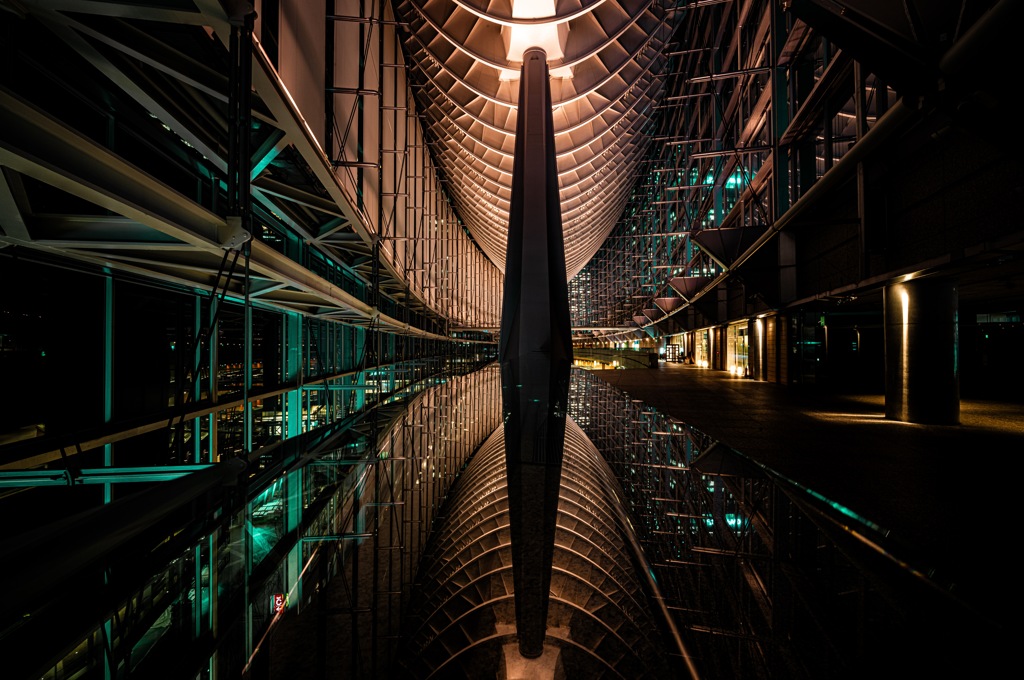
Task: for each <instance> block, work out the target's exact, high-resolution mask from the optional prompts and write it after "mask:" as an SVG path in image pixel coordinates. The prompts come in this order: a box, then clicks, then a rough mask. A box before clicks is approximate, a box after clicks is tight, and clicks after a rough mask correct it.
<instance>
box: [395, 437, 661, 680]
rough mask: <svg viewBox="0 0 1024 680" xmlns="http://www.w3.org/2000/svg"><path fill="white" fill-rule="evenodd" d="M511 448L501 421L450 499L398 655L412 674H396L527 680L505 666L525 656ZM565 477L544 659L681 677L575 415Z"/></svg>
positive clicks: (601, 670)
mask: <svg viewBox="0 0 1024 680" xmlns="http://www.w3.org/2000/svg"><path fill="white" fill-rule="evenodd" d="M504 444H505V435H504V430H503V428H501V427H498V428H497V429H496V430H495V431H494V433H493V434H492V435H491V436H490V437H489V438H488V439H487V441H486V442H484V444H483V445H482V446H481V447H480V449H479V450H478V451H477V452H476V453H475V454H473V457H472V458H471V459H470V462H469V464H468V465H467V467H466V469H465V471H464V472H463V473H462V475H461V476H460V477H459V479H458V481H457V482H456V484H455V486H454V487H453V488H452V491H451V493H450V494H449V495H448V497H447V500H446V501H445V504H446V505H445V509H444V512H443V520H442V521H441V523H440V525H439V526H438V527H437V530H436V532H435V533H433V534H432V538H431V543H430V545H429V546H428V549H427V551H426V552H425V557H424V563H423V567H422V570H421V572H420V587H419V589H418V590H417V592H416V597H415V600H414V601H413V602H412V604H411V611H410V616H409V622H410V624H411V627H410V631H411V634H410V636H409V638H408V645H409V646H408V647H407V648H406V650H405V653H403V654H400V655H399V658H398V665H399V667H400V668H402V669H404V670H405V671H406V672H405V673H401V674H399V675H398V677H417V678H425V677H432V678H438V677H446V678H447V677H459V678H464V677H478V676H480V675H481V674H480V673H479V669H481V668H487V669H491V673H490V675H491V676H492V677H527V675H525V674H524V675H514V674H513V673H512V672H511V669H505V668H502V666H503V664H504V660H505V650H506V648H508V649H513V650H516V651H515V652H514V657H516V658H517V662H518V663H520V664H525V663H528V662H526V661H525V660H523V658H522V657H519V654H518V642H517V638H516V627H515V620H516V617H515V606H514V601H515V600H514V596H513V592H512V582H513V578H512V548H511V544H510V541H511V537H510V534H509V508H508V480H507V469H506V467H505V448H504ZM561 479H562V485H561V490H560V493H559V503H558V518H557V528H556V530H555V545H554V554H553V564H552V572H551V594H550V601H549V605H548V618H547V635H546V638H545V640H544V645H545V648H546V649H545V657H547V656H548V654H549V653H550V654H551V656H555V657H557V663H558V664H559V665H561V666H562V667H563V668H564V669H569V670H570V671H572V672H570V673H569V676H571V677H581V678H586V677H595V678H597V677H619V678H636V679H640V678H665V677H673V673H672V669H670V668H668V667H666V665H667V664H666V661H665V659H666V658H667V654H666V649H665V647H664V644H663V639H662V636H661V633H660V628H659V627H658V626H657V620H656V619H655V618H654V616H653V615H652V613H651V611H650V609H649V607H648V606H647V603H646V601H645V599H644V590H643V582H642V581H641V580H640V579H641V578H642V572H638V571H637V570H635V569H634V568H633V565H634V561H633V560H632V556H631V554H630V547H629V546H630V542H627V541H626V540H624V539H625V538H626V537H627V536H628V534H627V532H631V531H632V528H631V527H629V526H628V525H627V520H626V519H625V517H624V516H623V515H620V514H619V513H618V512H617V511H616V509H615V508H616V507H617V504H618V502H619V501H618V499H617V493H618V492H617V491H616V488H617V487H618V482H617V481H616V480H615V477H614V473H613V472H612V470H611V468H610V467H609V466H608V463H606V462H605V460H604V459H603V458H602V457H601V454H600V453H599V452H598V451H597V449H596V448H595V447H594V445H593V443H592V442H591V441H590V439H589V438H587V436H586V434H585V433H584V432H583V430H582V429H581V428H580V427H579V426H578V425H577V424H576V423H575V422H573V421H572V420H571V419H566V428H565V448H564V451H563V461H562V477H561ZM543 662H544V657H542V658H541V659H539V660H538V661H537V663H538V665H539V668H540V669H543V666H542V665H540V664H542V663H543ZM537 668H538V666H534V667H533V669H537ZM523 670H526V671H529V670H531V669H530V667H529V666H528V667H526V668H525V669H523ZM502 671H504V672H502ZM552 675H553V674H552V673H551V672H550V670H548V672H547V673H544V672H541V670H538V672H537V673H536V675H535V676H533V675H531V676H529V677H552ZM554 677H566V676H564V675H562V676H560V675H557V674H555V675H554Z"/></svg>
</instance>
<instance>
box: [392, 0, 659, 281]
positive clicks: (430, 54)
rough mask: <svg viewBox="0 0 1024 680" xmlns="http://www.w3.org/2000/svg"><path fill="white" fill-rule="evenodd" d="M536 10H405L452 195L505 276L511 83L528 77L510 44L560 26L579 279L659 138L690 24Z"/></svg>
mask: <svg viewBox="0 0 1024 680" xmlns="http://www.w3.org/2000/svg"><path fill="white" fill-rule="evenodd" d="M546 3H547V7H548V8H550V7H551V6H552V0H546ZM526 4H527V0H515V2H510V0H493V1H491V2H486V1H485V0H400V2H398V3H397V7H396V13H397V14H398V15H399V18H400V20H401V21H403V22H405V23H407V24H408V33H407V34H406V36H405V47H406V50H407V53H408V55H409V57H410V59H411V61H412V62H413V65H414V68H415V70H416V76H415V77H416V78H417V79H418V80H419V81H420V83H419V84H420V85H421V88H420V90H419V93H420V99H419V104H420V106H421V107H422V109H423V114H424V115H423V120H424V122H425V124H426V125H427V127H428V129H429V131H430V133H431V134H432V136H433V137H434V138H435V139H436V141H437V144H436V146H435V149H436V157H437V160H438V162H439V163H440V164H441V166H442V167H443V169H444V172H445V173H446V175H447V176H448V177H449V185H448V187H449V193H450V194H451V196H452V199H453V201H454V203H455V204H456V206H457V209H458V210H459V212H460V214H461V217H462V219H463V220H464V222H465V224H466V226H467V227H468V228H469V230H470V232H471V233H472V235H473V236H474V238H476V239H477V241H478V242H479V243H480V245H481V247H482V248H483V249H484V251H485V252H486V253H487V255H488V256H489V257H490V259H491V260H492V261H494V263H495V264H496V265H498V266H499V267H501V268H503V267H504V262H505V239H506V234H507V222H508V210H509V197H510V195H511V181H512V151H513V146H514V136H515V126H516V100H517V98H518V93H519V83H518V81H517V80H511V79H510V78H511V77H512V76H513V75H514V74H517V73H518V69H519V66H520V64H519V62H518V61H516V60H515V55H514V54H513V55H508V54H506V44H507V42H506V39H510V40H511V41H513V42H515V41H517V40H518V39H519V35H520V34H521V33H522V32H523V31H524V30H526V29H529V28H536V26H537V25H538V24H558V30H557V31H556V33H557V35H559V36H560V38H561V44H560V47H561V48H562V51H563V52H564V54H563V56H561V57H560V58H559V57H556V58H553V52H554V50H550V49H549V50H548V66H549V68H550V69H551V71H552V80H551V90H552V100H553V102H554V125H555V146H556V154H557V162H558V174H559V183H560V193H561V202H562V225H563V229H564V232H565V249H566V268H567V270H568V275H569V277H570V278H571V277H572V276H573V275H575V274H576V273H577V272H579V271H580V269H582V268H583V266H584V265H585V264H586V262H587V261H588V260H589V259H590V258H591V257H592V256H593V255H594V253H595V252H596V251H597V249H598V248H599V247H600V245H601V243H602V242H603V241H604V239H605V237H606V236H607V235H608V233H609V231H610V230H611V228H612V227H613V226H614V224H615V222H616V220H617V219H618V217H619V215H620V213H621V212H622V209H623V207H624V205H625V202H626V199H627V198H628V192H629V190H630V187H631V184H632V179H633V177H634V171H635V168H636V167H637V164H638V161H639V160H640V158H641V156H642V154H643V151H644V150H645V149H644V142H643V141H642V140H645V139H649V136H648V137H645V136H644V135H641V134H638V133H639V132H640V131H642V130H644V128H645V126H646V124H647V122H648V121H649V119H650V117H651V115H652V114H653V112H654V101H655V100H656V99H657V98H658V96H659V94H660V92H661V90H662V88H663V85H664V76H665V67H666V64H667V57H666V56H665V51H666V49H665V48H666V46H667V43H668V41H669V39H670V37H671V34H672V29H673V26H674V22H675V16H676V15H677V14H679V13H677V12H674V11H672V10H671V9H668V8H667V7H666V5H667V4H669V3H666V2H664V1H663V0H622V1H616V2H611V1H605V0H557V1H556V2H554V3H553V7H554V14H551V13H550V12H551V10H550V9H548V10H546V11H547V14H546V15H544V11H545V10H543V9H540V10H537V9H533V8H534V7H541V8H543V7H544V6H545V2H543V1H539V0H532V2H530V3H529V4H530V7H527V6H526ZM538 14H539V15H540V16H541V18H518V17H521V16H522V17H529V16H538ZM565 27H567V30H566V28H565ZM548 28H549V29H550V28H551V27H550V26H548ZM549 33H550V31H549ZM510 57H511V58H510ZM570 72H571V77H560V76H569V74H570Z"/></svg>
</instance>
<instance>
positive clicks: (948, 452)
mask: <svg viewBox="0 0 1024 680" xmlns="http://www.w3.org/2000/svg"><path fill="white" fill-rule="evenodd" d="M594 373H595V375H597V376H598V377H600V378H602V379H604V380H605V381H607V382H608V383H610V384H612V385H614V386H616V387H618V388H619V389H621V390H623V391H625V392H626V393H628V394H629V395H630V396H632V397H633V398H635V399H639V400H642V401H644V402H646V403H647V404H649V405H650V406H652V407H654V408H655V409H657V410H658V411H660V412H662V413H665V414H667V415H670V416H673V417H674V418H677V419H679V420H681V421H683V422H685V423H687V424H689V425H692V426H693V427H695V428H697V429H699V430H702V431H703V432H705V433H707V434H708V435H710V436H711V437H712V438H713V439H715V440H717V441H720V442H722V443H724V444H727V445H729V446H731V447H732V448H734V449H736V450H738V451H740V452H741V453H743V454H746V455H747V456H749V457H751V458H753V459H755V460H757V461H758V462H760V463H762V464H764V465H766V466H768V467H770V468H772V469H773V470H775V471H776V472H778V473H780V474H782V475H783V476H785V477H788V478H790V479H791V480H793V481H795V482H797V483H798V484H800V485H801V486H805V487H808V488H810V489H812V490H814V491H817V492H818V493H820V494H822V495H824V496H826V497H827V498H829V499H830V500H832V501H835V502H837V503H840V504H842V505H844V506H846V507H847V508H849V509H851V510H852V511H854V512H855V513H857V514H858V515H860V516H862V517H864V518H865V519H867V520H869V521H871V522H873V523H875V524H877V525H879V526H881V527H882V528H883V529H885V530H886V531H888V532H889V533H890V535H891V536H892V537H893V538H894V539H896V543H897V544H899V545H903V546H905V549H906V555H905V558H906V559H908V560H912V561H913V562H914V563H916V564H920V565H924V566H925V567H926V568H927V569H930V570H934V571H935V572H936V573H937V574H939V575H940V576H942V577H944V578H943V579H942V580H943V581H945V582H952V583H955V584H957V585H956V589H957V590H958V591H959V593H960V594H961V596H963V597H965V598H966V599H968V600H969V601H971V602H975V603H978V604H979V605H980V606H981V607H982V608H984V609H986V610H988V609H989V608H991V610H992V612H993V614H994V615H995V616H996V617H997V618H1001V617H1002V616H1003V615H1004V614H1003V612H1002V611H1001V608H1000V606H999V605H998V602H999V598H1000V594H1001V593H1002V594H1003V597H1005V589H1006V587H1007V584H1008V583H1010V582H1011V581H1009V578H1010V572H1009V569H1010V564H1011V561H1010V559H1009V555H1010V553H1009V550H1010V548H1009V546H1011V545H1012V543H1013V540H1014V539H1013V538H1012V532H1013V526H1014V524H1015V522H1014V521H1013V518H1014V515H1013V514H1011V513H1013V512H1014V510H1015V503H1014V502H1013V501H1014V497H1015V496H1016V491H1015V482H1014V481H1012V476H1013V475H1015V474H1016V473H1015V470H1016V469H1017V460H1018V459H1019V457H1020V456H1021V454H1024V402H1022V403H1007V402H996V401H991V402H990V401H981V400H977V401H974V400H962V401H961V416H960V421H961V422H960V425H947V426H937V425H918V424H909V423H900V422H896V421H891V420H886V419H885V399H884V395H882V394H839V393H833V392H827V391H825V390H824V389H816V388H813V387H796V386H789V387H787V386H783V385H778V384H774V383H766V382H758V381H753V380H748V379H743V378H737V377H734V376H732V375H730V374H729V373H727V372H725V371H709V370H706V369H701V368H697V367H695V366H691V365H684V364H676V363H662V364H661V365H660V366H659V367H658V368H653V369H625V370H607V371H595V372H594ZM1004 578H1005V579H1006V580H1004Z"/></svg>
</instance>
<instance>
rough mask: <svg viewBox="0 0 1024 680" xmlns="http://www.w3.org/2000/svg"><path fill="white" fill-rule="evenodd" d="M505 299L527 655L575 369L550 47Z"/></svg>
mask: <svg viewBox="0 0 1024 680" xmlns="http://www.w3.org/2000/svg"><path fill="white" fill-rule="evenodd" d="M505 261H506V264H505V297H504V300H503V303H502V314H501V344H500V348H499V356H498V359H499V361H500V362H501V384H502V387H501V390H502V408H503V414H502V416H503V420H504V428H505V461H506V465H507V466H508V487H509V493H508V495H509V519H510V532H511V536H512V574H513V583H514V588H515V607H516V630H517V633H518V636H519V652H520V654H522V655H523V656H525V657H530V658H535V657H539V656H540V655H541V653H542V652H543V648H544V636H545V630H546V623H547V611H548V591H549V588H550V583H551V560H552V554H553V551H554V542H555V518H556V513H557V509H558V488H559V482H560V479H561V472H562V469H561V466H562V444H563V441H564V437H565V415H566V405H567V402H568V393H569V371H570V369H571V366H572V339H571V335H570V325H569V290H568V284H567V282H566V274H565V251H564V246H563V242H562V216H561V206H560V204H559V200H558V174H557V170H556V166H555V146H554V131H553V125H552V115H551V91H550V88H549V86H548V67H547V62H546V55H545V52H544V50H542V49H539V48H532V49H529V50H527V51H526V52H525V53H524V54H523V67H522V75H521V79H520V84H519V111H518V120H517V124H516V148H515V160H514V163H513V168H512V199H511V205H510V209H509V227H508V251H507V254H506V260H505Z"/></svg>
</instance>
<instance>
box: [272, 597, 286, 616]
mask: <svg viewBox="0 0 1024 680" xmlns="http://www.w3.org/2000/svg"><path fill="white" fill-rule="evenodd" d="M282 609H284V593H274V604H273V610H274V613H275V614H276V613H278V612H279V611H281V610H282Z"/></svg>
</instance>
